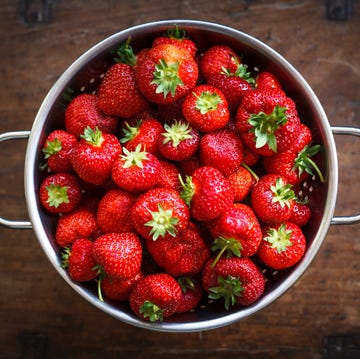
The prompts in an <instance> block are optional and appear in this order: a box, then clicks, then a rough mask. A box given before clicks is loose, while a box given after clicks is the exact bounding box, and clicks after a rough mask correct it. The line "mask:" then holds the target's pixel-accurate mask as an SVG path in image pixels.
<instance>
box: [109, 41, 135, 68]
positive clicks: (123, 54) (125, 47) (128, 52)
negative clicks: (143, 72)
mask: <svg viewBox="0 0 360 359" xmlns="http://www.w3.org/2000/svg"><path fill="white" fill-rule="evenodd" d="M130 41H131V37H129V38H128V39H127V40H126V41H125V42H124V43H122V44H121V45H120V47H119V48H118V49H117V50H116V55H117V57H114V61H115V62H117V63H122V64H128V65H130V66H134V65H136V56H135V54H134V51H133V49H132V47H131V46H130Z"/></svg>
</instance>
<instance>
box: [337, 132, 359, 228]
mask: <svg viewBox="0 0 360 359" xmlns="http://www.w3.org/2000/svg"><path fill="white" fill-rule="evenodd" d="M331 130H332V132H333V134H334V135H347V136H358V137H360V128H357V127H341V126H332V127H331ZM355 223H360V213H359V214H355V215H352V216H335V217H333V218H332V220H331V224H355Z"/></svg>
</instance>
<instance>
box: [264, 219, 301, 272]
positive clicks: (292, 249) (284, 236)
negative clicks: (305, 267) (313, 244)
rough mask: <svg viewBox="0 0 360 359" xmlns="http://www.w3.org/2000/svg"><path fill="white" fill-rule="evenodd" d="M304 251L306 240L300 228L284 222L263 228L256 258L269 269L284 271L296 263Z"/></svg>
mask: <svg viewBox="0 0 360 359" xmlns="http://www.w3.org/2000/svg"><path fill="white" fill-rule="evenodd" d="M305 249H306V239H305V236H304V234H303V232H302V230H301V229H300V227H299V226H297V225H296V224H294V223H290V222H285V223H281V224H277V225H275V226H266V227H264V228H263V240H262V241H261V243H260V246H259V249H258V251H257V256H258V258H259V259H260V260H261V261H262V262H263V263H264V264H265V265H267V266H268V267H270V268H273V269H285V268H289V267H292V266H293V265H295V264H296V263H298V262H299V260H300V259H301V258H302V257H303V255H304V253H305Z"/></svg>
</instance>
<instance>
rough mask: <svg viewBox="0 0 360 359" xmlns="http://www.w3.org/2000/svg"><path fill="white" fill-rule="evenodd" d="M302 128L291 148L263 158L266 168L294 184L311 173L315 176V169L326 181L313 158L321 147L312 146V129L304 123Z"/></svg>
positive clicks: (322, 180)
mask: <svg viewBox="0 0 360 359" xmlns="http://www.w3.org/2000/svg"><path fill="white" fill-rule="evenodd" d="M300 128H301V132H300V134H299V136H298V138H297V139H296V141H295V143H294V145H293V146H292V147H291V148H290V149H288V150H287V151H283V152H281V153H277V154H275V155H274V156H270V157H264V158H263V165H264V168H265V170H266V171H267V172H268V173H276V174H279V175H281V176H283V177H285V178H287V180H288V181H289V182H290V183H291V184H292V185H296V184H299V183H301V182H303V181H304V180H305V179H306V178H307V177H309V175H311V176H314V174H315V173H314V171H315V172H316V174H317V175H318V176H319V179H320V181H321V182H324V177H323V175H322V173H321V170H320V169H319V167H318V166H317V164H316V163H315V162H314V160H313V157H314V156H315V155H316V154H317V153H318V152H319V151H320V149H321V147H320V145H313V146H310V142H311V139H312V136H311V132H310V129H309V128H308V127H307V126H305V125H303V124H301V126H300ZM313 170H314V171H313Z"/></svg>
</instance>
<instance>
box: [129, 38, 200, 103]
mask: <svg viewBox="0 0 360 359" xmlns="http://www.w3.org/2000/svg"><path fill="white" fill-rule="evenodd" d="M197 79H198V65H197V63H196V61H195V60H194V58H193V57H192V55H191V54H190V53H189V52H188V51H187V50H184V49H182V48H179V47H178V46H174V45H171V44H160V45H157V46H154V47H152V48H150V49H149V50H148V51H147V52H146V55H145V57H144V59H143V60H142V61H141V62H140V63H138V65H137V67H136V82H137V85H138V87H139V89H140V91H141V92H142V93H143V95H144V96H145V97H146V98H147V99H148V101H150V102H153V103H156V104H163V103H171V102H174V101H176V100H178V99H179V98H181V97H184V96H185V95H186V94H187V93H188V92H189V91H190V90H191V89H192V88H193V87H194V86H195V85H196V82H197Z"/></svg>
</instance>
